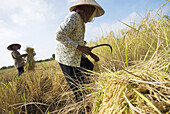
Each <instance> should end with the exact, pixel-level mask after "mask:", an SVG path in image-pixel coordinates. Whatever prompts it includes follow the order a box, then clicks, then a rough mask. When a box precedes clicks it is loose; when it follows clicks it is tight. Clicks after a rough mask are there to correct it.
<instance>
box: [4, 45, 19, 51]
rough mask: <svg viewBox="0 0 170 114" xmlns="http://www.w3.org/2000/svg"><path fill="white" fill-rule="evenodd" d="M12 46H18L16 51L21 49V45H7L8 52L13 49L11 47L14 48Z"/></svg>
mask: <svg viewBox="0 0 170 114" xmlns="http://www.w3.org/2000/svg"><path fill="white" fill-rule="evenodd" d="M14 45H17V46H18V49H20V48H21V45H20V44H11V45H9V46H8V47H7V49H8V50H13V49H12V46H14Z"/></svg>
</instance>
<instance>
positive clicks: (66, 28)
mask: <svg viewBox="0 0 170 114" xmlns="http://www.w3.org/2000/svg"><path fill="white" fill-rule="evenodd" d="M70 11H71V12H70V13H69V14H68V15H67V16H66V18H65V20H64V22H63V23H62V24H61V25H60V26H59V28H58V29H57V31H56V34H55V38H56V40H57V41H58V42H59V43H58V44H57V48H56V60H57V61H58V62H59V64H60V67H61V69H62V71H63V73H64V76H65V78H66V80H67V82H68V84H69V86H70V88H71V89H72V91H73V92H74V95H75V97H76V102H79V101H82V99H83V94H82V93H81V92H78V91H79V90H80V86H79V84H84V83H85V81H86V80H85V76H84V74H83V73H82V72H81V67H84V68H85V67H87V65H89V66H91V67H90V68H89V69H91V70H93V64H92V62H91V61H89V60H88V59H87V58H86V57H85V56H84V55H83V54H88V55H90V56H91V57H92V58H93V59H94V60H95V61H99V57H98V56H96V55H95V54H93V53H92V52H91V50H92V49H91V48H90V47H87V46H85V45H84V34H85V23H87V22H91V21H92V20H93V18H94V17H99V16H102V15H103V14H104V13H105V11H104V10H103V9H102V7H101V6H100V5H99V4H98V3H97V2H96V1H95V0H78V1H77V2H76V3H75V4H74V5H73V6H71V7H70ZM82 55H83V56H82ZM84 59H86V60H85V62H82V61H84ZM84 63H86V65H84Z"/></svg>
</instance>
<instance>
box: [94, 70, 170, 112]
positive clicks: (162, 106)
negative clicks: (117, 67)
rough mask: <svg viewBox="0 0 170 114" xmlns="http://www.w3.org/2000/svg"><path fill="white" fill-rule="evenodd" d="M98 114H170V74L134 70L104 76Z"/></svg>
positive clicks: (97, 99) (101, 78) (102, 77)
mask: <svg viewBox="0 0 170 114" xmlns="http://www.w3.org/2000/svg"><path fill="white" fill-rule="evenodd" d="M99 80H100V81H99V85H100V86H99V87H101V89H100V91H99V92H98V94H97V95H96V98H95V104H94V113H99V114H122V113H123V114H124V113H126V114H131V113H140V114H147V113H148V114H156V113H159V114H161V113H167V114H168V113H169V112H168V111H170V75H169V74H168V73H165V72H163V71H157V70H141V69H134V70H131V71H126V70H124V71H119V72H116V73H108V74H103V76H101V77H100V79H99Z"/></svg>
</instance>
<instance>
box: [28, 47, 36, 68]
mask: <svg viewBox="0 0 170 114" xmlns="http://www.w3.org/2000/svg"><path fill="white" fill-rule="evenodd" d="M26 52H27V54H28V56H27V62H26V68H27V70H34V68H35V60H34V56H33V53H34V48H31V47H27V48H26Z"/></svg>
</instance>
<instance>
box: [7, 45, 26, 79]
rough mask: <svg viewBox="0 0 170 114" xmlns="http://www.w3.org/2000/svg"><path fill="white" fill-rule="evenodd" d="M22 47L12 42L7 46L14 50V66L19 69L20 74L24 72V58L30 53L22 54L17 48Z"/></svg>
mask: <svg viewBox="0 0 170 114" xmlns="http://www.w3.org/2000/svg"><path fill="white" fill-rule="evenodd" d="M20 48H21V45H20V44H11V45H9V46H8V47H7V49H8V50H10V51H12V53H11V55H12V58H13V59H14V62H15V64H14V66H15V67H16V68H17V70H18V76H20V75H21V74H22V73H23V72H24V60H23V57H26V56H27V55H28V54H23V55H21V54H20V53H19V52H18V51H17V50H18V49H20Z"/></svg>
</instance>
